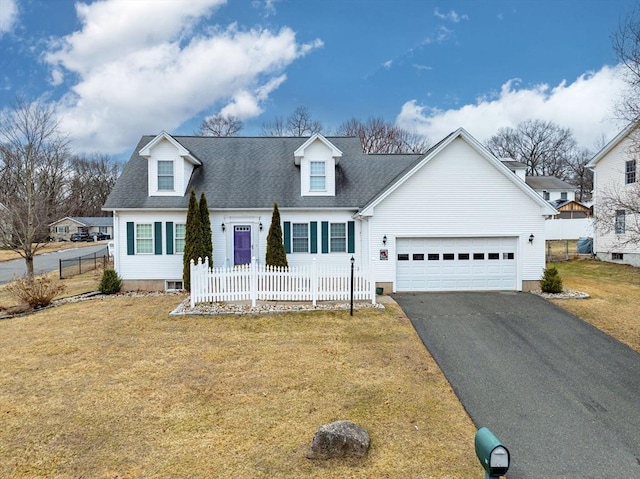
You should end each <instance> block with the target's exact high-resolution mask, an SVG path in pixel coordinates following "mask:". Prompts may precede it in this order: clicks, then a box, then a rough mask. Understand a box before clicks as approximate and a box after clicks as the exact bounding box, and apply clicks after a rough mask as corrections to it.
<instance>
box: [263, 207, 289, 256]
mask: <svg viewBox="0 0 640 479" xmlns="http://www.w3.org/2000/svg"><path fill="white" fill-rule="evenodd" d="M265 263H266V264H268V265H271V266H288V265H289V264H288V263H287V253H285V251H284V243H283V242H282V226H280V211H279V210H278V203H274V204H273V214H272V215H271V226H269V234H268V235H267V255H266V258H265Z"/></svg>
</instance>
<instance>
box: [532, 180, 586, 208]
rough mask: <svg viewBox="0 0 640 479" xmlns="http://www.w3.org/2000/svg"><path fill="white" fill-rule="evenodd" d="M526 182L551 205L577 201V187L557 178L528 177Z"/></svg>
mask: <svg viewBox="0 0 640 479" xmlns="http://www.w3.org/2000/svg"><path fill="white" fill-rule="evenodd" d="M525 181H526V182H527V185H529V186H530V187H531V188H533V190H534V191H535V192H536V193H538V194H539V195H540V196H542V198H543V199H545V200H547V201H549V202H551V203H554V202H556V201H575V199H576V187H575V186H573V185H572V184H571V183H567V182H566V181H564V180H561V179H560V178H556V177H555V176H527V177H526V178H525Z"/></svg>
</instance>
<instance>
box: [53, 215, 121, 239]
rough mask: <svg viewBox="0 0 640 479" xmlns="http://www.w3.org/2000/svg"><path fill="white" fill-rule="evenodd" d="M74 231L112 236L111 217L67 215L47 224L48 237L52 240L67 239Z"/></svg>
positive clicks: (90, 234)
mask: <svg viewBox="0 0 640 479" xmlns="http://www.w3.org/2000/svg"><path fill="white" fill-rule="evenodd" d="M74 233H88V234H89V236H92V235H93V234H96V233H102V234H104V235H107V237H108V238H113V218H112V217H111V216H95V217H80V216H67V217H65V218H62V219H59V220H58V221H54V222H53V223H51V224H50V225H49V237H50V238H51V239H52V240H53V241H69V240H70V239H71V235H72V234H74Z"/></svg>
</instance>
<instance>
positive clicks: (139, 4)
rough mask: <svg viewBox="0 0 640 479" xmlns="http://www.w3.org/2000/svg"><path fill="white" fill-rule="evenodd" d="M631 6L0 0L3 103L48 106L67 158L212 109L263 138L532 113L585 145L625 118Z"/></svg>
mask: <svg viewBox="0 0 640 479" xmlns="http://www.w3.org/2000/svg"><path fill="white" fill-rule="evenodd" d="M634 8H639V4H638V1H637V0H579V1H577V0H575V1H574V0H536V1H534V0H528V1H524V0H523V1H520V0H511V1H506V0H491V1H485V0H475V1H471V0H467V1H444V0H443V1H435V2H434V1H428V0H266V1H265V0H227V1H225V0H190V1H186V0H184V1H173V0H102V1H94V2H91V1H84V2H74V1H67V0H0V95H1V96H0V108H6V107H8V106H10V105H11V104H12V103H13V102H14V101H15V98H16V97H17V96H19V97H23V98H27V99H36V98H41V99H44V100H45V101H47V102H51V103H52V104H55V106H56V108H57V111H58V112H59V115H60V116H59V118H60V122H61V127H62V129H63V130H64V131H65V132H67V133H68V134H69V135H70V137H71V138H72V139H73V145H74V147H75V149H76V150H77V151H78V152H92V151H98V152H103V153H108V154H112V155H126V156H128V154H129V153H130V152H131V150H132V148H133V147H134V146H135V144H136V142H137V140H138V139H139V137H140V136H141V135H143V134H155V133H158V132H159V131H161V130H166V131H168V132H170V133H175V134H191V133H193V131H194V130H195V129H196V128H197V126H198V124H199V123H200V121H201V120H202V119H203V118H205V117H206V116H208V115H212V114H215V113H218V112H222V113H230V114H234V115H236V116H238V117H240V118H241V119H242V120H243V121H244V122H245V128H244V130H243V132H242V134H244V135H260V132H261V126H262V124H263V123H264V122H265V121H270V120H273V119H274V118H275V117H277V116H286V115H288V114H289V113H290V112H291V111H293V110H294V109H295V108H296V107H297V106H306V107H307V108H308V109H309V111H310V112H311V113H312V115H313V117H314V119H316V120H319V121H320V122H321V123H322V124H323V125H324V127H325V132H326V133H328V134H331V133H332V132H333V131H334V130H335V129H336V127H337V126H338V125H340V124H341V123H342V122H344V121H346V120H348V119H350V118H353V117H356V118H360V119H363V120H366V119H367V118H369V117H372V116H375V117H383V118H384V119H386V120H387V121H390V122H394V123H397V124H399V125H400V126H403V127H405V128H408V129H410V130H412V131H416V132H418V133H421V134H423V135H426V136H427V137H428V138H429V139H430V140H431V141H432V142H436V141H438V140H440V139H441V138H442V137H443V136H445V135H446V134H447V133H449V132H451V131H453V130H455V129H456V128H458V127H460V126H462V127H464V128H466V129H467V130H468V131H469V132H470V133H471V134H472V135H474V136H475V137H476V138H478V139H479V140H480V141H485V140H486V139H488V138H489V137H490V136H491V135H493V134H495V133H496V131H497V130H498V129H499V128H500V127H505V126H515V125H516V124H517V123H518V122H520V121H522V120H526V119H530V118H539V119H544V120H551V121H554V122H556V123H558V124H559V125H561V126H563V127H569V128H571V129H572V130H573V132H574V134H575V136H576V139H577V140H578V142H579V143H580V145H581V146H585V147H590V148H593V147H594V145H595V144H596V143H598V142H601V141H602V139H603V138H604V139H609V138H611V137H612V136H613V135H614V134H615V133H616V132H617V131H618V130H619V129H620V128H621V126H623V125H620V123H618V122H616V121H615V119H614V115H613V112H612V107H613V105H614V103H615V100H616V98H617V97H618V96H619V94H620V91H621V88H622V82H621V81H620V77H619V69H618V67H617V66H616V59H615V55H614V52H613V49H612V47H611V40H610V36H611V34H612V33H613V32H614V31H615V29H616V28H617V26H618V25H619V23H620V22H621V21H622V20H623V19H624V18H625V16H626V15H628V14H629V13H630V12H631V11H632V10H633V9H634Z"/></svg>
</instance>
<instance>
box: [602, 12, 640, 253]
mask: <svg viewBox="0 0 640 479" xmlns="http://www.w3.org/2000/svg"><path fill="white" fill-rule="evenodd" d="M611 39H612V44H613V49H614V51H615V53H616V56H617V58H618V61H619V62H620V64H621V65H623V67H624V69H623V79H624V81H625V83H626V89H625V91H624V92H623V94H622V96H621V98H620V99H619V101H618V103H617V105H616V113H617V116H618V117H619V118H620V119H622V120H624V121H625V122H627V124H628V125H629V126H630V132H629V137H628V138H629V141H628V142H627V143H626V145H627V146H626V155H627V159H628V160H636V168H637V165H640V9H638V8H636V9H635V10H634V11H632V12H631V13H630V14H629V15H627V16H626V18H625V20H624V21H623V22H622V23H621V24H620V25H619V27H618V29H617V30H616V31H615V32H614V34H613V35H612V37H611ZM633 125H635V127H633ZM623 166H624V163H623ZM639 180H640V172H638V171H636V181H635V182H631V183H629V184H625V185H624V186H616V185H615V184H609V185H599V186H598V191H597V192H596V205H595V221H596V228H597V229H598V232H599V233H601V234H602V233H609V232H614V233H617V234H615V244H616V245H618V246H625V245H629V244H635V245H638V244H640V181H639Z"/></svg>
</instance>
